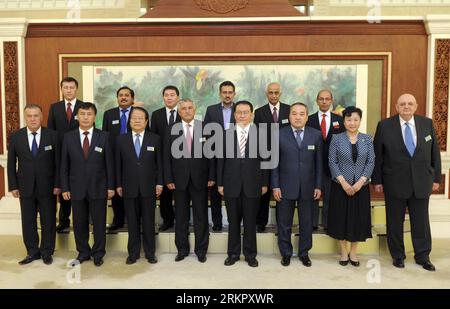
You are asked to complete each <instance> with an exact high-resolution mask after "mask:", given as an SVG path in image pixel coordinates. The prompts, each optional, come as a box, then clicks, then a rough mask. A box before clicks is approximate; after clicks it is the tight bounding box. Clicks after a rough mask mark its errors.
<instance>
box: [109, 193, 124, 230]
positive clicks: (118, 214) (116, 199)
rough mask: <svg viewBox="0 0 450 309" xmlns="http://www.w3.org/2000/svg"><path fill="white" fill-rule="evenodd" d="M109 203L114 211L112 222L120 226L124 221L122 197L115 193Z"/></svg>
mask: <svg viewBox="0 0 450 309" xmlns="http://www.w3.org/2000/svg"><path fill="white" fill-rule="evenodd" d="M111 205H112V209H113V212H114V218H113V221H112V223H113V224H116V225H119V226H122V225H123V224H124V222H125V207H124V202H123V198H122V197H120V196H119V195H118V194H115V195H114V196H113V198H112V199H111Z"/></svg>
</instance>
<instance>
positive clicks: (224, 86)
mask: <svg viewBox="0 0 450 309" xmlns="http://www.w3.org/2000/svg"><path fill="white" fill-rule="evenodd" d="M219 94H220V99H221V101H222V102H220V103H217V104H214V105H210V106H208V108H207V109H206V114H205V120H204V122H205V124H209V123H217V124H219V125H220V126H221V127H222V129H223V130H227V129H228V127H229V126H230V123H234V116H233V106H234V103H233V100H234V96H235V95H236V89H235V86H234V84H233V83H232V82H231V81H229V80H226V81H224V82H222V83H221V84H220V85H219ZM209 195H210V202H211V217H212V222H213V228H212V229H213V231H214V232H220V231H222V227H223V226H222V196H221V195H220V194H219V192H218V191H217V185H214V186H212V187H211V188H210V190H209Z"/></svg>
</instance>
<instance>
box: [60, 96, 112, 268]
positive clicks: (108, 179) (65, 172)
mask: <svg viewBox="0 0 450 309" xmlns="http://www.w3.org/2000/svg"><path fill="white" fill-rule="evenodd" d="M96 114H97V108H96V107H95V105H94V104H92V103H88V102H84V103H81V104H80V107H79V109H78V113H77V116H78V121H79V123H80V127H79V128H78V129H75V130H73V131H70V132H68V133H66V134H65V135H64V140H63V146H62V153H61V187H62V195H63V198H64V199H65V200H71V201H72V206H73V207H72V208H73V230H74V233H75V243H76V247H77V251H78V257H77V258H76V260H78V263H83V262H84V261H87V260H90V258H91V256H92V257H93V258H94V264H95V266H101V265H102V264H103V256H104V255H105V243H106V199H111V198H112V197H113V196H114V189H115V184H114V183H115V181H114V156H113V154H112V151H111V145H110V139H109V134H108V133H107V132H103V131H101V130H98V129H95V128H94V122H95V116H96ZM89 215H91V217H92V222H93V229H94V245H93V246H92V248H91V247H90V246H89Z"/></svg>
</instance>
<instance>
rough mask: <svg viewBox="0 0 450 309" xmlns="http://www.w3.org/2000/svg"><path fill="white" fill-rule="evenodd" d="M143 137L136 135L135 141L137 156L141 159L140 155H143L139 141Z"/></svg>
mask: <svg viewBox="0 0 450 309" xmlns="http://www.w3.org/2000/svg"><path fill="white" fill-rule="evenodd" d="M140 137H141V135H140V134H136V140H135V141H134V150H135V151H136V156H137V157H138V158H139V155H140V154H141V140H140V139H139V138H140Z"/></svg>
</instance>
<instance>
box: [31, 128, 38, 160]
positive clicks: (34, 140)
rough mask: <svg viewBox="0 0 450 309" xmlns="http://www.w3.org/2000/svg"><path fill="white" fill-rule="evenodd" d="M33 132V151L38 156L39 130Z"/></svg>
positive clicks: (34, 155)
mask: <svg viewBox="0 0 450 309" xmlns="http://www.w3.org/2000/svg"><path fill="white" fill-rule="evenodd" d="M31 134H33V142H32V143H31V153H32V154H33V157H36V156H37V154H38V145H37V142H36V134H37V132H32V133H31Z"/></svg>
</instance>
